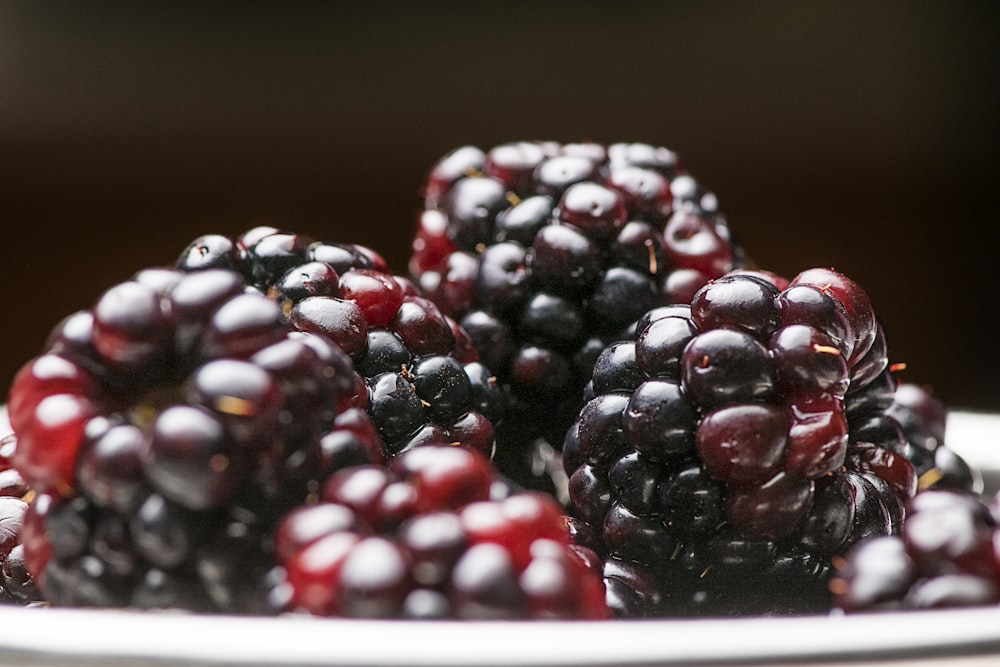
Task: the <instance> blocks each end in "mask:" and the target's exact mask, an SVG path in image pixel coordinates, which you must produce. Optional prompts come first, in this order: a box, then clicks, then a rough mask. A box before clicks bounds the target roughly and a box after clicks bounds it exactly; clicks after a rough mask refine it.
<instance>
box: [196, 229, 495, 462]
mask: <svg viewBox="0 0 1000 667" xmlns="http://www.w3.org/2000/svg"><path fill="white" fill-rule="evenodd" d="M219 265H223V266H235V267H238V268H239V269H240V270H241V271H242V273H243V275H244V276H245V279H246V281H247V283H249V284H250V285H253V286H254V287H256V288H258V289H260V290H263V291H265V292H266V293H267V294H268V296H269V297H270V299H271V300H272V301H274V302H276V303H277V304H278V305H279V306H280V307H281V310H282V311H283V312H284V313H285V314H286V315H287V318H288V322H289V323H290V325H291V327H292V328H293V329H296V330H299V331H304V332H308V333H311V334H315V335H317V336H321V337H323V338H325V339H327V340H330V341H332V342H334V343H336V344H337V345H338V346H339V347H340V348H341V349H342V350H344V351H345V352H346V353H347V354H348V355H350V357H351V361H352V362H353V364H354V367H355V369H356V370H357V372H358V374H359V375H357V376H356V384H357V387H356V390H355V392H354V403H355V405H357V406H359V407H363V408H366V409H367V410H368V412H369V414H370V415H371V418H372V420H373V421H374V423H375V425H376V427H377V429H378V433H379V435H380V436H381V438H382V440H383V442H384V444H385V447H386V451H385V453H386V454H387V455H395V454H398V453H400V452H403V451H405V450H407V449H409V448H411V447H414V446H417V445H424V444H455V443H457V444H461V445H463V446H467V447H470V448H473V449H477V450H479V451H481V452H482V453H484V454H485V455H487V456H492V455H493V450H494V448H495V434H494V423H495V422H498V421H499V420H500V418H501V417H502V416H503V410H504V396H503V393H502V392H501V389H500V387H499V386H498V384H497V383H496V380H495V379H494V377H493V374H492V373H491V372H490V371H489V370H488V369H487V368H486V367H485V366H484V365H483V364H481V363H480V362H479V360H478V352H477V351H476V349H475V347H474V346H473V345H472V341H471V340H470V339H469V337H468V335H467V334H466V333H465V331H464V330H463V329H462V328H461V327H459V326H458V325H457V324H456V322H455V321H454V320H453V319H452V318H450V317H447V316H445V315H443V314H442V313H441V311H440V310H439V309H438V307H437V306H436V305H435V304H434V303H432V302H431V301H429V300H427V299H425V298H424V297H423V296H421V295H420V293H419V292H418V290H417V288H416V287H415V286H414V285H413V283H411V282H410V281H409V280H408V279H406V278H403V277H401V276H395V275H393V274H392V273H390V272H389V269H388V268H387V267H386V265H385V261H384V260H383V259H382V258H381V257H380V256H379V255H378V254H377V253H375V252H374V251H371V250H369V249H367V248H364V247H361V246H356V245H347V244H335V243H323V242H309V241H308V240H306V239H305V238H304V237H302V236H300V235H297V234H293V233H290V232H285V231H282V230H278V229H276V228H273V227H259V228H255V229H252V230H250V231H248V232H246V233H244V234H243V235H242V236H241V237H239V238H237V239H236V240H229V239H227V238H226V237H221V236H216V235H209V236H204V237H201V238H199V239H196V240H195V241H194V242H192V243H191V245H190V246H189V247H188V248H187V249H186V250H185V251H184V252H183V253H182V254H181V256H180V258H179V259H178V261H177V266H178V268H180V269H181V270H185V271H197V270H203V269H204V268H205V267H206V266H219Z"/></svg>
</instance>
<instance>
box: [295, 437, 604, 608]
mask: <svg viewBox="0 0 1000 667" xmlns="http://www.w3.org/2000/svg"><path fill="white" fill-rule="evenodd" d="M321 497H322V498H321V501H320V502H319V503H317V504H312V505H306V506H303V507H300V508H298V509H296V510H293V511H292V512H291V513H289V514H288V515H287V516H286V517H285V519H284V520H283V521H282V523H281V525H280V527H279V529H278V534H277V551H278V554H279V556H280V557H281V558H282V562H283V564H284V567H285V569H286V570H287V573H288V581H289V583H290V585H291V591H292V592H291V598H292V604H293V606H294V607H296V608H298V609H301V610H304V611H307V612H309V613H312V614H316V615H320V616H350V617H367V618H412V619H427V618H457V619H516V618H547V619H572V618H589V619H598V618H606V617H607V616H608V609H607V607H606V605H605V601H604V587H603V584H602V582H601V576H600V573H599V568H598V566H597V559H596V556H594V555H593V554H592V553H590V552H589V550H587V549H582V548H580V547H577V546H576V545H574V544H572V541H571V539H570V534H569V531H568V529H567V525H566V521H565V516H564V515H563V512H562V509H561V507H560V506H559V505H558V504H557V503H556V502H555V501H554V500H553V499H552V498H551V497H549V496H547V495H544V494H541V493H538V492H521V493H510V489H509V487H508V486H506V485H505V483H503V482H502V481H501V480H500V479H499V478H498V477H497V475H496V473H495V470H494V468H493V467H492V466H491V465H490V463H489V461H488V460H487V459H486V458H485V457H483V456H482V455H481V454H479V453H478V452H476V451H475V450H469V449H464V448H459V447H445V446H436V445H430V446H426V447H420V448H416V449H411V450H407V451H406V452H403V453H402V454H400V455H399V456H397V457H395V458H393V459H392V460H391V461H389V463H388V465H387V467H383V466H359V467H355V468H352V469H348V470H343V471H340V472H339V473H336V474H334V475H333V476H332V477H330V478H329V479H328V480H327V481H326V483H325V484H324V485H323V489H322V492H321Z"/></svg>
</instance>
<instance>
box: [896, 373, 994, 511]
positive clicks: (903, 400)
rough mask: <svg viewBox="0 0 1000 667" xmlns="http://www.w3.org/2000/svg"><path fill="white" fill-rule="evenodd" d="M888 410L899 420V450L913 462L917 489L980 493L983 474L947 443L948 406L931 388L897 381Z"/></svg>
mask: <svg viewBox="0 0 1000 667" xmlns="http://www.w3.org/2000/svg"><path fill="white" fill-rule="evenodd" d="M887 413H888V415H889V416H890V417H892V418H893V419H894V420H895V421H896V422H898V423H899V426H900V429H901V430H902V433H903V438H904V443H905V445H904V448H903V449H901V450H899V451H900V452H901V453H903V454H904V455H905V456H906V457H907V458H908V459H910V461H912V462H913V465H914V467H915V468H916V470H917V475H918V486H919V488H920V490H925V489H952V490H955V491H968V492H971V493H982V491H983V475H982V473H981V472H980V471H979V470H977V469H975V468H973V467H972V466H970V465H969V464H968V463H966V462H965V460H964V459H962V457H961V456H959V455H958V454H957V453H955V451H954V450H952V449H950V448H949V447H948V446H947V441H946V439H945V426H946V423H947V417H948V413H947V409H946V408H945V406H944V404H943V403H942V402H941V401H940V400H938V398H936V397H935V396H934V394H933V393H932V392H931V390H930V389H928V388H927V387H921V386H918V385H915V384H911V383H902V384H900V385H899V386H898V387H897V388H896V391H895V393H894V394H893V400H892V404H891V405H890V406H889V409H888V410H887Z"/></svg>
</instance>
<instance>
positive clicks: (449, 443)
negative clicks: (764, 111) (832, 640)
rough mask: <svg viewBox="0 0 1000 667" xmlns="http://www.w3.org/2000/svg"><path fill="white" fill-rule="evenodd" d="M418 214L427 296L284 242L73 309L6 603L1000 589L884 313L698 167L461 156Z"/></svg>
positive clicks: (11, 557) (718, 599) (257, 609)
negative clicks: (728, 210) (761, 234)
mask: <svg viewBox="0 0 1000 667" xmlns="http://www.w3.org/2000/svg"><path fill="white" fill-rule="evenodd" d="M423 195H424V210H423V212H422V213H421V215H420V217H419V222H418V225H417V231H416V233H415V237H414V240H413V254H412V257H411V259H410V262H409V267H408V269H409V275H408V276H403V275H399V274H396V273H394V272H393V271H392V270H391V269H390V268H389V266H388V265H387V263H386V262H385V260H384V259H383V257H382V256H381V255H380V254H379V253H378V252H377V251H375V250H372V249H370V248H366V247H363V246H358V245H355V244H351V243H344V242H335V241H334V242H331V241H316V240H312V239H310V238H307V237H305V236H303V235H301V234H297V233H294V232H290V231H287V230H283V229H280V228H275V227H255V228H253V229H250V230H248V231H246V232H245V233H243V234H241V235H239V236H236V237H227V236H224V235H219V234H206V235H203V236H200V237H198V238H197V239H195V240H193V241H192V242H191V243H190V244H188V246H187V247H186V248H184V249H183V250H182V251H181V252H180V253H179V255H178V256H177V257H176V259H175V261H173V263H172V264H169V265H166V266H163V267H155V268H146V269H142V270H140V271H138V272H137V273H135V274H133V275H132V276H131V278H129V279H128V280H126V281H124V282H122V283H120V284H117V285H115V286H113V287H111V288H110V289H108V290H106V291H105V292H103V293H102V294H100V295H99V296H98V298H97V299H96V300H95V301H94V302H93V303H92V304H90V305H89V306H88V307H86V308H85V309H83V310H80V311H79V312H77V313H75V314H72V315H70V316H69V317H67V318H66V319H65V320H63V321H62V322H60V323H59V324H58V325H57V326H56V327H55V328H54V330H53V332H52V334H51V335H50V337H49V340H48V341H47V342H46V344H45V346H44V351H43V352H42V354H40V355H39V356H38V357H36V358H34V359H32V360H30V361H29V362H28V363H27V364H25V365H24V366H23V368H22V369H21V370H20V371H19V372H18V374H17V375H16V377H15V378H14V381H13V383H12V386H11V387H10V391H9V395H8V401H7V410H8V413H9V421H10V425H9V426H10V428H9V429H3V431H4V433H8V432H9V434H8V435H7V436H6V437H5V438H4V439H3V440H0V601H2V602H9V603H14V604H51V605H62V606H97V607H135V608H172V609H175V608H179V609H188V610H194V611H202V612H222V613H234V614H278V613H285V612H304V613H310V614H315V615H321V616H349V617H368V618H410V619H432V618H453V619H517V618H531V619H600V618H609V617H621V618H632V617H649V616H691V615H696V616H707V615H733V614H790V613H819V612H824V611H828V610H829V609H831V608H832V607H833V606H834V605H837V606H839V607H841V608H844V609H847V610H850V611H856V610H868V609H875V608H882V607H887V606H888V607H905V606H916V607H926V606H942V605H945V606H949V605H958V604H995V603H997V599H996V592H997V590H998V589H1000V584H998V579H1000V538H998V535H1000V531H998V530H997V524H998V522H1000V517H998V516H997V514H998V513H1000V510H998V509H997V503H1000V498H998V499H997V500H996V501H994V506H993V507H992V509H990V508H986V506H985V505H983V504H982V503H981V502H980V501H979V500H978V496H977V494H979V493H980V492H981V490H982V481H981V479H980V478H979V476H978V474H977V472H976V471H975V470H973V469H971V468H970V467H969V466H968V465H966V464H965V462H964V461H962V460H961V459H960V458H959V457H958V456H956V455H955V454H954V453H953V452H952V451H951V450H950V449H949V448H948V447H947V446H946V445H945V434H944V419H945V415H946V411H945V409H944V406H943V405H941V404H940V403H939V402H937V401H936V400H935V399H934V398H933V396H931V395H930V394H929V393H928V392H927V391H926V390H923V389H920V388H917V387H915V386H913V385H908V384H903V385H898V384H897V380H896V378H895V371H896V369H895V367H893V366H891V365H890V364H889V357H888V347H887V343H886V337H885V332H884V331H883V329H882V326H881V323H880V320H879V318H878V316H877V314H876V312H875V310H874V308H873V307H872V304H871V303H870V301H869V299H868V296H867V294H866V293H865V292H864V290H863V289H862V288H861V287H860V286H859V285H857V284H856V283H854V282H853V281H851V280H850V279H849V278H847V277H845V276H843V275H841V274H839V273H837V272H835V271H833V270H830V269H809V270H806V271H803V272H802V273H800V274H799V275H798V276H796V277H795V278H793V279H792V280H785V279H783V278H781V277H780V276H778V275H776V274H774V273H771V272H768V271H764V270H758V269H751V268H748V267H747V260H746V258H745V256H744V253H743V251H742V249H741V248H740V247H739V246H738V245H737V244H736V243H735V242H734V241H733V238H732V235H731V233H730V231H729V227H728V225H727V223H726V220H725V217H724V216H723V214H722V213H721V212H720V210H719V206H718V202H717V201H716V199H715V197H714V195H713V194H712V193H710V192H709V191H707V190H705V189H704V188H703V187H702V186H701V185H699V184H698V183H697V182H696V181H695V180H694V179H693V178H692V177H691V176H690V175H689V174H687V173H686V171H685V170H684V169H683V168H682V167H681V166H680V164H679V162H678V160H677V157H676V155H674V154H673V153H672V152H670V151H668V150H666V149H664V148H657V147H653V146H649V145H645V144H614V145H610V146H601V145H598V144H593V143H581V144H556V143H545V142H522V143H514V144H504V145H501V146H497V147H494V148H492V149H490V150H487V151H483V150H480V149H478V148H474V147H464V148H460V149H458V150H455V151H453V152H451V153H449V154H448V155H446V156H445V157H443V158H442V159H441V160H440V161H438V162H437V163H436V164H435V165H434V166H433V168H432V170H431V172H430V175H429V176H428V179H427V181H426V183H425V185H424V192H423ZM938 521H947V522H948V525H949V526H950V528H948V529H947V530H944V531H943V534H942V533H941V531H936V530H935V529H934V528H933V526H934V525H936V523H935V522H938ZM886 554H887V555H886ZM883 556H885V557H884V558H883ZM879 568H881V569H879ZM991 577H992V579H991Z"/></svg>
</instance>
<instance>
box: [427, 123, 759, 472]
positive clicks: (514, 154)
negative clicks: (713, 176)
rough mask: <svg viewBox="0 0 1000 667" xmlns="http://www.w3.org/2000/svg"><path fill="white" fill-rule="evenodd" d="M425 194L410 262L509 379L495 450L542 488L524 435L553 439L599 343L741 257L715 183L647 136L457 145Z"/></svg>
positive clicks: (507, 466)
mask: <svg viewBox="0 0 1000 667" xmlns="http://www.w3.org/2000/svg"><path fill="white" fill-rule="evenodd" d="M423 194H424V198H425V199H424V205H425V210H424V212H423V213H422V215H421V217H420V221H419V225H418V229H417V232H416V236H415V239H414V241H413V252H412V256H411V259H410V264H409V268H410V272H411V274H412V275H413V276H414V277H415V279H416V281H417V282H418V284H419V285H420V286H421V288H423V290H424V291H425V293H426V294H427V296H428V297H429V298H430V299H432V300H433V301H434V302H435V303H437V304H438V305H439V306H440V307H441V309H442V310H443V311H444V312H445V314H447V315H450V316H452V317H454V318H455V319H457V320H459V322H460V323H461V324H462V326H463V327H464V328H465V329H466V330H467V331H468V332H469V335H470V336H471V337H472V339H473V340H474V341H475V343H476V344H477V346H478V348H479V350H480V354H481V355H482V358H483V362H484V363H485V364H486V365H487V366H488V367H489V368H491V369H493V371H494V372H495V373H496V374H497V378H498V379H499V380H500V382H501V383H503V384H505V385H509V386H510V387H511V390H512V395H513V397H514V406H513V407H512V408H511V414H512V415H516V416H515V417H512V418H510V419H508V420H507V423H506V426H505V428H504V430H505V435H504V440H505V441H508V442H518V443H522V444H520V445H519V446H518V447H516V448H515V447H511V448H509V451H505V452H501V453H500V458H499V462H500V465H501V467H502V468H503V469H504V470H505V471H506V472H507V473H508V474H511V475H512V476H514V477H516V478H518V479H521V480H522V481H525V483H528V484H532V483H534V482H537V483H538V484H540V485H542V486H543V488H544V485H545V483H546V482H545V478H544V476H541V477H538V478H536V477H535V475H534V474H533V473H532V471H531V468H532V466H533V465H535V466H537V464H538V463H539V460H537V459H538V456H537V455H538V452H537V451H534V452H533V450H532V444H531V443H532V442H534V441H535V440H536V439H538V438H541V439H543V440H544V441H545V442H547V443H548V445H550V446H552V447H556V448H558V446H559V445H560V443H561V440H562V434H563V433H564V432H565V430H566V428H567V427H568V426H569V424H570V423H572V421H573V417H574V415H575V414H576V412H577V411H578V410H579V408H580V405H581V400H582V394H581V391H582V388H583V386H584V384H585V383H586V382H587V378H588V377H589V374H590V370H591V367H592V365H593V363H594V360H595V358H596V356H597V354H598V353H599V352H600V351H601V349H602V348H603V347H604V346H605V345H606V344H607V343H609V342H611V341H613V340H616V339H617V338H619V337H620V336H621V335H622V334H623V332H624V331H626V330H627V329H628V328H629V327H630V326H631V325H633V324H634V322H635V320H636V319H637V318H638V317H639V316H640V315H642V314H643V313H644V312H646V311H647V310H649V309H650V308H653V307H655V306H658V305H662V304H666V303H687V302H688V301H690V299H691V296H692V295H693V294H694V292H695V291H696V290H697V289H698V288H700V287H701V286H702V285H704V284H705V283H706V282H707V281H708V280H710V279H715V278H719V277H721V276H722V275H723V274H724V273H726V272H727V271H730V270H732V269H733V268H736V267H739V266H742V265H743V263H744V260H743V256H742V251H741V250H740V248H739V247H738V246H737V245H736V244H735V243H734V242H733V240H732V238H731V235H730V232H729V228H728V226H727V224H726V220H725V218H724V216H723V215H722V214H721V213H720V211H719V209H718V202H717V201H716V199H715V197H714V195H712V194H711V193H709V192H707V191H705V190H704V189H703V188H702V187H701V186H700V185H699V184H698V183H697V182H696V181H695V180H694V179H692V178H691V176H690V175H688V174H687V173H686V172H685V170H684V169H683V167H682V166H681V165H680V164H679V162H678V160H677V156H676V155H675V154H674V153H672V152H671V151H669V150H667V149H665V148H658V147H654V146H650V145H647V144H625V143H620V144H613V145H610V146H607V147H605V146H602V145H599V144H594V143H578V144H564V145H561V144H557V143H554V142H520V143H511V144H503V145H500V146H496V147H494V148H492V149H490V150H488V151H485V152H484V151H482V150H480V149H478V148H475V147H471V146H466V147H462V148H459V149H457V150H455V151H453V152H451V153H449V154H448V155H446V156H444V157H443V158H441V160H440V161H439V162H438V163H437V164H436V165H435V166H434V167H433V169H432V170H431V172H430V174H429V176H428V177H427V181H426V184H425V187H424V193H423ZM532 456H534V457H535V459H536V460H535V461H534V464H533V463H532V460H531V459H532Z"/></svg>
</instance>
